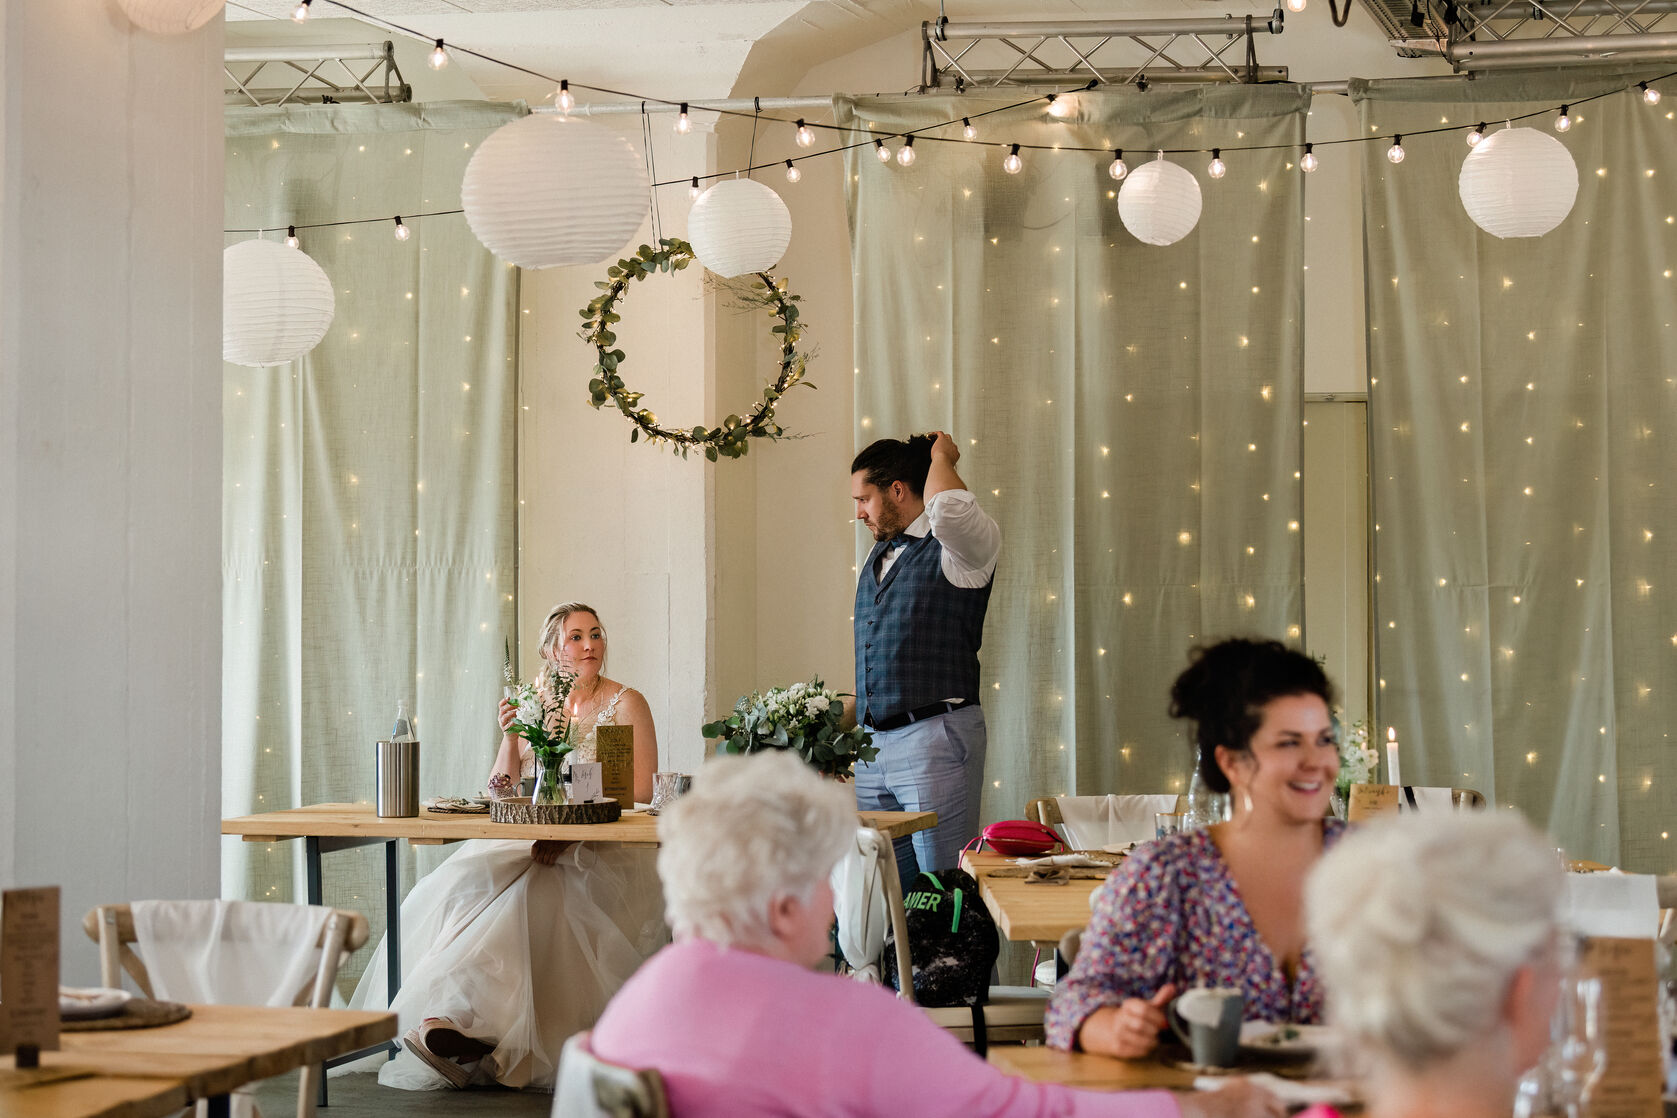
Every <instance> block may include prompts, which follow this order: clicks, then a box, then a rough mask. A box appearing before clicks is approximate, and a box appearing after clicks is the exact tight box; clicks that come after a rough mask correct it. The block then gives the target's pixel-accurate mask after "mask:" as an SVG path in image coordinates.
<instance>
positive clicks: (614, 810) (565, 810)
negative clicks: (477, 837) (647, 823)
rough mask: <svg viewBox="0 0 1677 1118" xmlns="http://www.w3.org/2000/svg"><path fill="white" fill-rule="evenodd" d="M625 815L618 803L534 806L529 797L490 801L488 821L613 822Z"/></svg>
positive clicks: (614, 801) (612, 801) (548, 822)
mask: <svg viewBox="0 0 1677 1118" xmlns="http://www.w3.org/2000/svg"><path fill="white" fill-rule="evenodd" d="M622 816H623V805H622V804H620V803H618V802H617V801H616V800H608V801H606V802H605V803H603V804H533V803H531V802H530V798H529V797H528V796H516V797H513V798H510V799H505V800H490V801H489V818H490V819H491V820H493V821H494V822H496V823H547V824H558V823H613V822H616V821H617V820H618V819H620V818H622Z"/></svg>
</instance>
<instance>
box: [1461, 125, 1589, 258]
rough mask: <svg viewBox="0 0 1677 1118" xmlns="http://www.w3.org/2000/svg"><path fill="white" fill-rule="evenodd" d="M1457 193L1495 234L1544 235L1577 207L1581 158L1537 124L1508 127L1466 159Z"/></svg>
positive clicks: (1481, 225)
mask: <svg viewBox="0 0 1677 1118" xmlns="http://www.w3.org/2000/svg"><path fill="white" fill-rule="evenodd" d="M1456 193H1458V194H1459V195H1461V199H1462V207H1463V208H1464V209H1466V210H1467V216H1468V217H1471V218H1472V219H1473V224H1475V225H1477V226H1479V228H1481V229H1483V230H1484V231H1485V232H1487V233H1489V234H1490V235H1491V236H1493V237H1541V236H1542V235H1543V234H1545V233H1547V232H1548V231H1549V230H1551V229H1553V228H1554V227H1555V226H1557V225H1559V224H1560V223H1561V222H1562V221H1565V220H1566V215H1567V214H1569V213H1571V212H1572V203H1573V202H1575V201H1576V200H1577V198H1578V164H1577V163H1576V162H1575V161H1574V160H1573V158H1572V153H1571V152H1570V151H1567V150H1566V145H1565V144H1563V143H1561V142H1560V141H1559V140H1557V139H1555V138H1554V137H1553V136H1551V135H1549V133H1547V132H1542V131H1539V130H1538V129H1536V128H1504V129H1502V130H1501V131H1499V132H1493V133H1491V134H1490V135H1489V136H1486V137H1485V138H1484V139H1483V140H1480V141H1479V143H1478V144H1476V145H1474V148H1473V150H1472V151H1470V152H1468V153H1467V158H1466V159H1464V160H1462V172H1461V175H1460V176H1459V177H1458V178H1457V179H1456Z"/></svg>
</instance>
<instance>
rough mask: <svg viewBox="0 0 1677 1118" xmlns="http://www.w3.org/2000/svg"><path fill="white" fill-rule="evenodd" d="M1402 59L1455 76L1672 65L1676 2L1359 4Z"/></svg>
mask: <svg viewBox="0 0 1677 1118" xmlns="http://www.w3.org/2000/svg"><path fill="white" fill-rule="evenodd" d="M1364 4H1365V6H1366V7H1367V8H1368V9H1369V11H1370V12H1371V13H1372V14H1373V15H1374V17H1375V20H1376V22H1378V23H1380V25H1381V26H1382V27H1383V28H1384V29H1385V31H1386V32H1387V35H1388V37H1389V38H1390V39H1391V42H1392V46H1393V47H1395V48H1396V49H1397V51H1398V53H1399V54H1400V55H1404V56H1407V57H1416V56H1419V55H1423V54H1431V55H1441V56H1442V57H1443V58H1444V59H1445V60H1446V61H1448V62H1449V63H1450V65H1451V66H1452V67H1453V68H1454V69H1455V70H1456V71H1457V72H1467V71H1473V72H1478V71H1486V70H1498V69H1508V68H1511V67H1520V66H1557V65H1559V66H1565V65H1591V64H1598V63H1601V62H1630V63H1638V62H1646V63H1649V64H1657V63H1660V62H1673V61H1677V0H1364Z"/></svg>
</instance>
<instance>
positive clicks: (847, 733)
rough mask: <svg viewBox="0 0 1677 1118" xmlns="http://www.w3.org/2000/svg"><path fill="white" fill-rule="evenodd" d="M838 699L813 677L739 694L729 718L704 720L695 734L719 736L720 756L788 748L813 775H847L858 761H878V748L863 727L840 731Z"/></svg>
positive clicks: (839, 702)
mask: <svg viewBox="0 0 1677 1118" xmlns="http://www.w3.org/2000/svg"><path fill="white" fill-rule="evenodd" d="M843 698H844V696H842V695H840V694H838V693H837V692H835V691H831V690H829V689H828V688H827V687H826V686H825V685H823V684H822V682H821V677H820V676H816V677H815V678H813V679H811V680H810V681H809V682H808V683H802V682H800V683H794V684H792V686H790V687H776V688H774V689H773V690H771V691H769V692H768V693H767V694H763V693H761V692H757V691H753V692H752V693H751V694H749V695H744V696H741V697H740V700H739V702H737V703H735V704H734V709H733V712H732V713H731V714H729V715H728V717H726V718H722V719H718V720H717V721H715V722H707V723H706V724H705V725H704V727H703V728H702V730H701V731H700V732H701V733H703V734H704V736H705V737H706V738H720V739H721V743H720V744H719V745H718V747H717V748H718V749H719V750H721V752H723V753H756V752H758V751H760V750H764V749H790V750H792V751H793V752H795V753H796V754H797V755H798V756H800V757H802V758H803V759H804V760H805V761H806V762H808V763H809V764H810V765H811V766H812V767H813V768H815V769H816V770H817V771H818V772H822V773H825V774H827V775H829V776H839V777H846V776H849V775H850V770H851V767H852V766H853V765H854V764H855V763H856V762H857V761H871V760H873V759H874V758H875V757H877V756H878V755H879V748H878V747H877V746H875V745H874V744H873V735H872V734H870V733H868V731H867V730H866V729H865V728H863V727H861V726H852V727H850V728H849V729H846V728H844V726H843V720H844V704H843V701H842V700H843Z"/></svg>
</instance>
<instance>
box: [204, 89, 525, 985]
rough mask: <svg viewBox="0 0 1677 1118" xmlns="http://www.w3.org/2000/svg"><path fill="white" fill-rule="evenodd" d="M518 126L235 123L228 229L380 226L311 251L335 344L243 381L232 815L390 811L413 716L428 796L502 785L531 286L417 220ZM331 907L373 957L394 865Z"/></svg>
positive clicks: (240, 864)
mask: <svg viewBox="0 0 1677 1118" xmlns="http://www.w3.org/2000/svg"><path fill="white" fill-rule="evenodd" d="M522 112H523V109H522V107H518V106H509V105H493V104H487V103H476V102H474V103H465V102H462V103H442V104H430V105H423V106H415V105H390V106H355V107H337V106H334V107H318V108H317V107H309V108H290V109H263V110H230V111H229V112H228V121H227V188H226V190H227V207H226V227H227V228H242V227H251V226H266V227H267V228H268V229H269V230H270V232H269V233H268V234H267V235H268V236H269V237H274V236H276V235H277V236H284V233H285V227H286V226H287V225H288V224H293V223H295V224H306V223H309V222H326V221H335V220H341V219H345V218H360V217H380V218H384V220H383V221H382V222H378V223H374V224H369V225H348V226H343V227H339V228H332V229H313V230H309V229H305V230H301V231H300V232H299V234H298V235H299V237H300V238H301V239H302V249H303V251H304V252H306V253H308V254H309V255H310V256H311V257H313V258H314V260H315V262H316V263H318V264H319V265H320V266H321V268H323V269H324V270H325V272H326V274H327V275H328V276H329V277H331V279H332V284H333V287H334V289H335V293H336V296H337V315H336V318H335V319H334V321H333V323H332V327H331V329H330V330H329V331H328V332H327V335H326V337H325V339H324V340H323V341H322V342H321V344H320V345H319V346H318V347H317V348H316V349H315V350H314V351H313V352H312V353H310V354H308V355H307V356H305V357H303V358H302V359H300V360H298V361H296V362H293V363H292V364H291V365H288V366H281V367H278V368H272V369H249V368H243V367H240V366H236V365H228V366H227V367H226V372H225V386H226V387H225V393H224V430H225V492H224V502H223V516H224V522H223V583H224V595H225V597H224V601H225V606H224V626H225V634H224V639H223V657H224V659H223V664H224V667H223V694H222V727H223V733H224V738H223V756H222V773H223V806H224V809H225V811H226V812H227V814H230V815H234V814H245V813H248V812H254V811H269V810H275V809H279V808H287V807H294V806H297V805H299V804H307V803H318V802H323V801H352V802H353V801H358V802H369V801H371V800H372V798H373V794H374V788H373V742H375V741H376V740H378V739H379V738H383V737H388V736H389V734H390V731H391V726H392V723H393V722H394V719H395V715H396V706H397V702H398V700H406V701H407V702H408V703H409V710H410V711H411V712H412V713H413V714H414V716H415V730H416V732H417V733H418V735H419V738H420V741H421V754H420V791H421V795H424V796H431V795H438V794H456V795H458V794H462V793H466V792H470V791H472V790H475V789H478V788H481V787H482V786H483V780H484V776H485V773H486V772H487V771H488V767H489V764H490V762H491V760H492V759H493V756H494V753H493V750H494V746H495V741H496V732H495V725H494V715H495V704H496V701H497V700H498V699H499V697H500V688H501V678H500V674H501V664H502V648H503V643H502V642H503V639H504V638H510V639H511V640H512V642H513V646H514V647H517V641H518V634H517V632H516V631H515V629H514V625H515V613H514V610H513V601H512V597H513V593H514V590H515V582H514V574H515V568H514V564H515V558H516V556H515V547H516V541H515V539H514V532H515V516H514V513H515V505H514V501H515V496H514V482H515V470H514V449H515V447H514V409H515V393H516V373H517V369H516V358H517V327H518V323H517V293H518V274H517V272H516V270H515V269H513V268H512V267H510V266H509V265H506V264H503V263H501V262H499V261H497V260H495V259H494V257H493V256H491V255H490V253H489V252H488V250H486V249H484V248H483V247H482V246H481V245H480V244H479V243H478V241H477V239H476V238H475V237H473V236H472V233H471V230H470V229H468V228H467V226H466V223H465V219H464V218H462V217H461V216H460V215H458V214H456V215H452V216H443V217H430V218H414V217H413V216H411V215H414V214H420V213H425V212H427V211H432V210H448V209H455V208H458V206H459V204H460V179H461V175H462V174H463V173H464V171H465V167H466V163H467V161H468V160H469V159H470V158H471V155H472V153H473V152H474V151H475V150H476V147H477V144H478V142H479V141H480V140H481V139H482V138H483V137H484V136H486V135H488V134H489V132H490V131H492V130H493V129H495V128H496V127H498V126H500V125H502V124H505V123H506V122H508V121H510V120H513V119H516V117H518V116H519V115H521V114H522ZM398 213H399V214H403V215H404V216H405V217H406V219H407V224H408V225H409V227H410V228H411V230H412V236H411V238H410V239H409V240H408V241H406V242H401V241H397V240H396V239H395V237H394V236H393V235H392V234H393V230H394V225H393V223H392V222H391V221H390V220H389V219H390V217H391V216H392V215H395V214H398ZM276 229H277V230H278V233H277V234H276V233H275V232H272V230H276ZM245 236H248V234H229V236H228V241H229V243H232V242H233V241H235V240H240V239H243V238H244V237H245ZM401 853H402V858H403V862H404V877H405V879H406V880H407V881H409V882H411V880H412V877H413V874H414V873H415V871H416V869H428V868H430V866H432V865H434V864H435V863H436V862H437V861H439V860H440V859H441V858H442V857H445V856H446V855H447V854H448V848H446V847H444V848H439V850H438V851H436V852H429V851H428V852H427V854H426V855H424V856H423V857H424V862H423V864H422V865H420V866H418V867H416V866H415V864H414V856H413V848H411V847H408V846H407V844H405V843H404V844H402V845H401ZM222 882H223V895H225V896H228V897H244V898H250V899H256V900H292V899H300V898H301V897H303V896H304V887H303V882H302V848H301V844H300V843H296V842H289V843H273V844H256V845H246V844H242V843H240V842H238V841H237V840H226V843H225V846H224V849H223V860H222ZM325 882H326V896H325V900H326V903H328V904H333V903H339V904H342V905H344V906H345V907H350V908H355V909H357V910H359V911H362V912H366V913H368V914H369V915H370V916H371V917H372V918H373V923H374V929H373V937H374V940H375V941H376V939H377V937H378V935H379V934H380V932H381V930H382V923H383V920H382V916H383V905H382V904H381V903H379V902H380V901H381V899H382V897H383V894H384V886H383V857H382V850H381V849H380V848H378V847H371V848H363V849H360V850H353V851H345V852H341V853H336V854H330V855H328V856H327V858H326V872H325ZM353 969H354V970H355V971H358V970H359V966H357V967H355V968H353ZM352 979H353V975H349V976H348V979H347V980H352Z"/></svg>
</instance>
